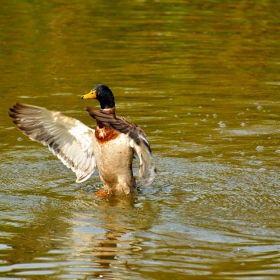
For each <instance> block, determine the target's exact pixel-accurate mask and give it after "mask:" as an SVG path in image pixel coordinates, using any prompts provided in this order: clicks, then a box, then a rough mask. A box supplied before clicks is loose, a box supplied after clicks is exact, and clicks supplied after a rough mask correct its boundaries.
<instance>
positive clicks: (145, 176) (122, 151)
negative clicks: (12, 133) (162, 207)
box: [10, 85, 156, 195]
mask: <svg viewBox="0 0 280 280" xmlns="http://www.w3.org/2000/svg"><path fill="white" fill-rule="evenodd" d="M82 98H84V99H89V98H95V99H97V100H98V101H99V102H100V105H101V110H100V111H96V110H93V109H91V108H86V109H85V110H86V111H87V112H88V113H89V114H90V116H92V117H93V118H95V119H96V121H97V126H96V129H95V130H93V129H91V128H89V127H87V126H86V125H84V124H83V123H81V122H80V121H78V120H76V119H74V118H70V117H66V116H64V115H62V114H61V113H59V112H56V111H49V110H47V109H45V108H41V107H37V106H32V105H26V104H18V103H17V104H16V105H15V106H14V107H13V108H11V109H10V111H11V113H10V116H11V117H12V118H14V119H15V121H14V123H15V124H16V125H17V126H18V128H19V129H21V130H22V131H23V132H24V133H25V134H26V135H28V136H29V137H30V138H31V139H32V140H35V141H38V142H41V143H43V144H44V145H47V146H48V147H49V149H50V150H51V151H52V152H53V154H55V155H57V157H58V158H59V159H60V160H61V161H62V162H63V163H64V164H65V165H66V166H67V167H68V168H71V169H72V170H73V171H74V172H75V173H76V176H77V180H76V182H78V183H80V182H83V181H85V180H87V179H88V178H89V177H90V175H91V174H92V173H93V172H94V170H95V167H96V165H97V167H98V170H99V175H100V179H101V181H102V182H103V185H104V190H103V193H104V194H105V195H111V194H116V195H119V194H129V193H133V192H135V191H136V183H135V179H134V177H133V172H132V161H133V156H134V154H137V156H138V157H139V160H140V169H139V177H140V178H141V180H142V182H143V184H144V185H150V184H151V183H152V181H153V179H154V176H155V171H156V168H155V166H154V163H153V159H152V155H151V150H150V146H149V143H148V141H147V138H146V135H145V133H144V132H143V131H142V130H141V129H140V128H139V127H138V126H136V125H134V124H132V123H129V122H127V121H126V120H125V119H123V118H120V117H117V116H116V115H115V103H114V96H113V94H112V92H111V91H110V89H109V88H108V87H107V86H104V85H98V86H96V87H95V88H94V89H93V90H92V91H91V92H90V93H89V94H87V95H84V96H83V97H82Z"/></svg>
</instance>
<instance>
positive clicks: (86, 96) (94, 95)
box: [82, 89, 96, 99]
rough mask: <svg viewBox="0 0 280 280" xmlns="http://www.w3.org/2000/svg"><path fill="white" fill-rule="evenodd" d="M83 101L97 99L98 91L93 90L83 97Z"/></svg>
mask: <svg viewBox="0 0 280 280" xmlns="http://www.w3.org/2000/svg"><path fill="white" fill-rule="evenodd" d="M82 99H96V90H95V89H92V90H91V91H90V92H89V93H87V94H85V95H83V96H82Z"/></svg>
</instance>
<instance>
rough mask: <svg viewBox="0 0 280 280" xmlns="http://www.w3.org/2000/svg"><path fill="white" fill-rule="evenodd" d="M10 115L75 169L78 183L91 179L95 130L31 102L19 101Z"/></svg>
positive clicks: (24, 130)
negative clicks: (30, 103) (23, 102)
mask: <svg viewBox="0 0 280 280" xmlns="http://www.w3.org/2000/svg"><path fill="white" fill-rule="evenodd" d="M9 115H10V117H12V118H14V119H15V120H14V123H15V124H16V125H17V127H18V128H19V129H20V130H22V131H23V133H24V134H25V135H27V136H29V138H30V139H32V140H34V141H38V142H41V143H42V144H44V145H45V146H48V147H49V150H50V151H52V153H53V154H54V155H56V156H57V157H58V158H59V159H60V160H61V161H62V163H63V164H65V165H66V166H67V167H68V168H71V169H72V171H73V172H75V173H76V176H77V180H76V182H77V183H81V182H83V181H85V180H87V179H88V178H89V177H90V175H91V174H92V173H93V172H94V169H95V167H96V162H95V158H94V154H93V147H92V141H93V139H94V137H95V136H94V130H93V129H91V128H89V127H87V126H86V125H84V124H83V123H81V122H80V121H78V120H76V119H74V118H70V117H66V116H64V115H62V114H61V113H60V112H57V111H49V110H47V109H45V108H41V107H37V106H32V105H27V104H20V103H17V104H16V105H14V107H13V108H11V109H10V113H9Z"/></svg>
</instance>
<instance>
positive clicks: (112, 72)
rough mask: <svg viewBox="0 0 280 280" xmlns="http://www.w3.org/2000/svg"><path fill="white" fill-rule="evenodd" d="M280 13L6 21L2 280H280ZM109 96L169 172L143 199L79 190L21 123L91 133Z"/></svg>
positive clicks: (4, 16)
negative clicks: (91, 110)
mask: <svg viewBox="0 0 280 280" xmlns="http://www.w3.org/2000/svg"><path fill="white" fill-rule="evenodd" d="M279 8H280V7H279V5H278V2H276V1H268V2H262V1H255V2H254V3H253V2H251V1H240V2H236V1H228V2H224V1H196V2H195V3H193V2H188V1H170V2H169V1H164V2H162V1H156V2H147V1H124V2H118V3H114V5H113V7H112V5H111V4H110V3H104V2H100V1H93V2H91V3H89V2H86V1H79V2H77V3H76V2H73V3H67V4H66V3H63V2H60V1H53V2H49V1H40V2H36V1H33V2H32V3H31V2H24V1H13V3H11V4H7V5H3V7H2V10H1V11H0V13H1V20H0V27H1V29H0V32H1V34H2V41H1V46H2V48H1V50H0V56H1V67H2V68H1V69H2V75H1V76H2V79H1V81H0V85H1V97H2V102H1V103H0V109H1V111H0V128H1V131H0V149H1V158H0V170H1V173H0V181H1V188H0V209H1V215H0V278H1V279H5V278H8V279H136V280H138V279H139V280H142V279H242V280H243V279H246V280H247V279H258V280H259V279H279V277H280V276H279V275H280V273H279V271H280V270H279V269H280V262H279V258H280V255H279V252H280V245H279V244H280V243H279V242H280V240H279V236H280V230H279V218H280V217H279V216H280V214H279V213H280V200H279V195H280V183H279V182H280V180H279V154H280V147H279V134H280V128H279V111H280V106H279V105H280V102H279V94H278V91H279V84H280V83H279V80H278V77H279V63H280V62H279V55H278V54H279V42H280V40H279V39H280V38H279V36H280V35H279V34H280V33H279V32H278V31H279V30H278V29H279V28H278V27H279V14H280V9H279ZM100 82H102V83H105V84H108V85H109V86H110V88H112V90H113V91H114V93H115V96H116V103H117V114H118V115H121V116H124V117H126V118H127V119H128V120H129V121H132V122H134V123H136V124H138V125H139V126H140V127H142V128H143V129H144V130H145V132H146V134H147V135H148V138H149V141H150V143H151V146H152V150H153V153H154V157H155V161H156V164H157V168H158V169H159V173H158V175H157V177H156V180H155V182H154V184H153V186H152V187H150V188H145V187H143V186H141V184H140V183H139V182H138V190H139V193H138V195H135V196H133V197H130V198H124V197H111V198H107V199H99V198H96V197H95V196H94V193H95V192H96V191H98V190H99V188H100V187H101V183H100V180H99V177H98V173H97V172H96V173H95V174H94V175H93V176H92V178H90V180H88V181H86V182H84V183H82V184H76V183H75V175H74V174H73V173H72V172H71V171H69V170H68V169H67V168H66V167H65V166H63V165H62V164H61V163H60V162H59V160H58V159H57V158H55V157H54V156H53V155H52V154H50V153H49V151H48V150H47V148H45V147H42V146H40V145H39V144H37V143H34V142H31V141H29V140H28V139H27V137H26V136H24V135H22V134H21V133H20V132H19V131H18V130H17V129H16V128H15V126H14V125H13V124H12V120H11V119H10V118H9V117H8V115H7V112H8V108H9V107H11V106H12V105H14V103H15V102H17V101H20V102H23V103H29V104H34V105H38V106H43V107H47V108H49V109H54V110H58V111H61V112H63V113H64V114H66V115H68V116H72V117H75V118H77V119H79V120H81V121H82V122H84V123H85V124H87V125H91V126H93V125H94V122H93V120H91V119H90V118H89V117H88V115H87V114H86V112H84V111H83V108H84V107H86V106H92V107H97V103H94V102H91V103H88V102H86V101H85V100H81V99H80V96H81V95H82V94H84V93H85V92H87V91H88V90H89V89H91V88H92V87H93V86H94V85H95V84H97V83H100ZM137 172H138V166H137V162H136V163H135V165H134V173H135V174H137Z"/></svg>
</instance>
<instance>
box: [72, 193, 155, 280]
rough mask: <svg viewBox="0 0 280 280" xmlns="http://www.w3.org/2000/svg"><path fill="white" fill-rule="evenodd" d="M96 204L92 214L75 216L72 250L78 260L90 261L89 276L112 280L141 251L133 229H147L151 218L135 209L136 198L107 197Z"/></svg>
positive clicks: (85, 212)
mask: <svg viewBox="0 0 280 280" xmlns="http://www.w3.org/2000/svg"><path fill="white" fill-rule="evenodd" d="M97 203H98V205H97V206H96V207H95V209H94V211H93V210H92V209H91V210H90V213H89V212H87V211H83V213H82V214H81V213H77V214H78V216H77V218H76V219H73V221H74V225H73V235H74V236H73V238H72V240H73V241H74V243H73V245H74V246H75V249H74V250H75V251H76V252H77V251H79V252H80V254H79V256H78V258H79V259H80V260H82V259H84V258H86V259H87V260H89V259H91V268H92V269H93V270H94V271H92V274H91V275H94V276H95V277H96V276H98V277H107V278H110V279H115V277H120V276H121V275H122V271H123V270H124V269H127V268H128V266H129V263H130V262H131V261H133V259H134V258H136V257H137V254H138V252H139V251H141V241H142V240H141V239H140V238H138V237H137V236H136V233H137V231H135V229H138V230H139V225H140V224H141V226H140V228H141V227H143V229H144V228H146V229H147V228H149V227H150V225H151V224H150V223H151V222H152V220H153V219H150V217H148V215H147V213H144V212H143V211H142V207H141V206H140V207H138V206H139V204H138V203H137V202H135V197H125V198H124V197H110V198H108V199H106V200H105V199H103V200H101V201H98V202H97ZM145 204H149V203H148V202H147V201H145ZM150 207H151V206H150ZM150 207H149V206H147V205H145V209H147V208H150ZM81 215H82V216H81ZM75 241H76V242H75ZM78 248H79V249H78ZM78 269H81V267H80V268H78ZM76 273H77V271H76Z"/></svg>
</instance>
